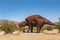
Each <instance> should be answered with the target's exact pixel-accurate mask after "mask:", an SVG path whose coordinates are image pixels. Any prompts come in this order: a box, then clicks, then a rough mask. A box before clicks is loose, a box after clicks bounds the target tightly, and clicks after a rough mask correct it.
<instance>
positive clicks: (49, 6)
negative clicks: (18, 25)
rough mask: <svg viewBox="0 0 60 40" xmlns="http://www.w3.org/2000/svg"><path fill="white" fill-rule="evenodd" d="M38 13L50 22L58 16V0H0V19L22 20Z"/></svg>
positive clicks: (59, 8) (56, 19)
mask: <svg viewBox="0 0 60 40" xmlns="http://www.w3.org/2000/svg"><path fill="white" fill-rule="evenodd" d="M34 14H39V15H41V16H43V17H45V18H47V19H49V20H51V21H52V22H56V21H58V18H59V17H60V0H0V20H1V19H7V20H13V21H18V22H20V21H23V20H24V19H25V18H26V17H28V16H30V15H34Z"/></svg>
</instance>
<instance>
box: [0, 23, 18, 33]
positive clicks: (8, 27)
mask: <svg viewBox="0 0 60 40" xmlns="http://www.w3.org/2000/svg"><path fill="white" fill-rule="evenodd" d="M0 30H2V31H5V32H6V33H12V32H13V31H15V30H19V28H18V27H17V25H16V24H14V23H11V22H4V23H3V26H1V27H0Z"/></svg>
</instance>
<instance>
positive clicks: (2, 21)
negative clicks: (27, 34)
mask: <svg viewBox="0 0 60 40" xmlns="http://www.w3.org/2000/svg"><path fill="white" fill-rule="evenodd" d="M5 21H8V22H13V23H15V24H18V23H19V22H17V21H11V20H0V24H3V23H4V22H5Z"/></svg>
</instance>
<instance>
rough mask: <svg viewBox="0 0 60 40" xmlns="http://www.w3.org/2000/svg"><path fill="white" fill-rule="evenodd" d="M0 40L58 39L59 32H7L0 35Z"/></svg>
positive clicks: (59, 37)
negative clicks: (18, 33)
mask: <svg viewBox="0 0 60 40" xmlns="http://www.w3.org/2000/svg"><path fill="white" fill-rule="evenodd" d="M0 40H60V34H56V35H51V34H44V33H20V35H13V34H7V35H4V36H0Z"/></svg>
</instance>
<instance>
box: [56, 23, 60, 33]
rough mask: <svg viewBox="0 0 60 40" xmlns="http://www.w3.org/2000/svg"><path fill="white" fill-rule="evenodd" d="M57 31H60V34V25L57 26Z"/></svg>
mask: <svg viewBox="0 0 60 40" xmlns="http://www.w3.org/2000/svg"><path fill="white" fill-rule="evenodd" d="M56 29H58V30H59V33H60V24H57V25H56Z"/></svg>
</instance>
